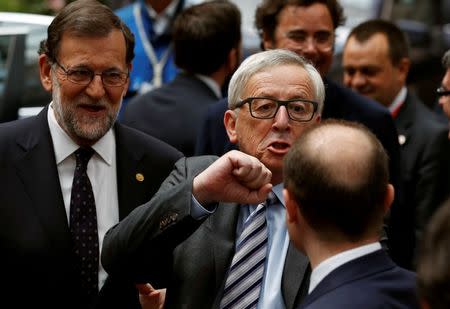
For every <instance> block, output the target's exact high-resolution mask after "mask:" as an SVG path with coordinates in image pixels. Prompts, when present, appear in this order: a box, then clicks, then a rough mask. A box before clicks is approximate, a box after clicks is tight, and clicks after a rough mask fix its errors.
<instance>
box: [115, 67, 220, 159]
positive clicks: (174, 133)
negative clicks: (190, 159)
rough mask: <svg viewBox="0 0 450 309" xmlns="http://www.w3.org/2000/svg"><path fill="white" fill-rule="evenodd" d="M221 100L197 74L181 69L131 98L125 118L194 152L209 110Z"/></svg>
mask: <svg viewBox="0 0 450 309" xmlns="http://www.w3.org/2000/svg"><path fill="white" fill-rule="evenodd" d="M217 100H218V98H217V96H216V94H214V92H213V91H212V90H211V89H210V88H209V87H208V86H207V85H206V84H205V83H204V82H203V81H201V80H200V79H198V78H197V77H196V76H194V75H191V74H187V73H179V74H178V75H177V76H176V78H175V80H173V81H172V82H170V83H169V84H167V85H164V86H162V87H160V88H157V89H154V90H152V91H150V92H147V93H144V94H142V95H139V96H136V97H134V98H133V99H131V101H130V102H129V104H128V105H127V107H126V109H125V113H124V115H123V119H122V121H121V122H122V123H123V124H126V125H128V126H130V127H132V128H135V129H138V130H140V131H142V132H145V133H147V134H149V135H151V136H154V137H156V138H158V139H160V140H162V141H164V142H166V143H168V144H170V145H172V146H173V147H175V148H177V149H178V150H180V151H181V152H183V153H184V154H185V155H186V156H192V155H194V149H195V143H196V140H197V135H198V132H199V129H200V124H201V123H202V120H203V118H204V117H205V113H206V110H207V108H208V106H210V105H211V104H214V103H215V102H217Z"/></svg>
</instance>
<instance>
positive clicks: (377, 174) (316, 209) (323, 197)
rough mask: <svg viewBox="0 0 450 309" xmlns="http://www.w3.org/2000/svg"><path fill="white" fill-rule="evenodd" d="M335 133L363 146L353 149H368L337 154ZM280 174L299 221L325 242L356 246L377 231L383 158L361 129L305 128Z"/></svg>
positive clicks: (340, 123)
mask: <svg viewBox="0 0 450 309" xmlns="http://www.w3.org/2000/svg"><path fill="white" fill-rule="evenodd" d="M343 128H344V129H346V131H342V129H343ZM339 130H340V131H339ZM335 132H344V133H345V134H349V133H351V132H355V134H356V133H357V134H356V137H355V139H356V138H358V140H366V141H367V142H363V143H358V146H355V147H359V145H361V144H363V145H365V144H366V145H368V146H367V147H363V149H359V148H358V149H353V148H355V147H353V148H352V147H350V148H348V147H347V148H343V147H344V146H343V147H339V144H337V143H339V140H336V143H334V142H331V144H330V143H329V142H327V141H329V140H330V139H333V141H334V138H338V137H336V136H335V135H334V133H335ZM323 138H324V140H325V141H323V140H322V139H323ZM347 150H348V151H347ZM283 173H284V185H285V187H286V188H287V189H288V190H289V191H290V192H291V193H292V194H293V196H294V198H295V200H296V201H297V202H298V204H299V205H301V207H300V208H301V213H302V215H303V216H304V217H305V220H306V221H307V222H308V223H309V224H310V225H311V226H312V227H313V228H314V229H315V231H317V232H318V233H319V234H320V235H322V236H323V237H326V239H328V240H333V239H342V238H343V237H344V238H345V239H347V240H350V241H358V240H361V239H362V238H363V237H365V236H366V235H367V233H370V232H374V231H376V232H379V231H381V228H382V223H383V217H384V199H385V195H386V188H387V185H388V179H389V170H388V157H387V154H386V152H385V150H384V148H383V146H382V145H381V143H380V142H379V141H378V139H377V138H376V137H375V135H374V134H373V133H372V132H370V131H369V130H368V129H367V128H366V127H364V126H363V125H362V124H357V123H354V122H349V121H345V120H325V121H322V122H321V123H320V124H318V125H313V126H311V127H309V128H307V129H306V130H305V131H304V132H303V133H302V135H301V136H300V138H299V139H298V140H297V141H296V142H295V143H294V145H293V146H292V147H291V149H290V151H289V152H288V154H287V155H286V156H285V158H284V168H283Z"/></svg>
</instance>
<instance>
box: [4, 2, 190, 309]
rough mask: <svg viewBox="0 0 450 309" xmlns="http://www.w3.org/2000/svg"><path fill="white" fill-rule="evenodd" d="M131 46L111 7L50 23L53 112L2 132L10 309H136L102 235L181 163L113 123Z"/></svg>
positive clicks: (43, 71)
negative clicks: (105, 256)
mask: <svg viewBox="0 0 450 309" xmlns="http://www.w3.org/2000/svg"><path fill="white" fill-rule="evenodd" d="M133 46H134V40H133V37H132V35H131V33H130V31H129V29H128V28H127V27H126V26H125V25H124V24H123V23H122V22H121V21H120V19H119V18H118V17H117V16H116V15H114V13H113V12H112V11H111V9H109V8H108V7H107V6H104V5H101V4H100V3H99V2H98V1H91V0H79V1H75V2H72V3H71V4H69V5H67V6H66V7H65V8H64V9H63V10H62V11H61V12H60V13H59V14H58V15H57V16H56V17H55V18H54V19H53V21H52V23H51V24H50V26H49V28H48V38H47V39H46V40H44V41H43V42H42V43H41V49H40V57H39V68H40V77H41V82H42V85H43V86H44V88H45V89H46V90H47V91H49V92H51V93H52V95H53V101H52V102H51V103H50V104H49V106H47V107H46V108H44V110H43V111H42V112H41V113H40V114H39V115H37V116H35V117H31V118H27V119H24V120H18V121H15V122H10V123H5V124H2V125H0V162H1V163H0V183H1V184H2V190H1V192H0V205H1V207H0V248H1V251H2V254H1V257H0V260H1V263H0V265H1V273H2V278H3V279H4V281H3V282H4V284H2V295H3V299H4V301H5V302H7V303H10V304H12V305H11V306H12V307H14V308H33V307H36V308H74V309H75V308H76V309H79V308H100V307H101V308H140V304H139V299H138V296H137V290H136V288H135V286H134V284H133V283H132V282H129V281H126V280H122V279H121V278H120V277H116V278H114V277H108V276H107V274H106V272H105V270H104V269H103V267H102V265H101V263H100V258H99V255H100V248H101V246H102V242H103V236H104V234H105V233H106V231H107V230H108V229H109V228H110V227H111V226H113V225H114V224H116V223H117V222H119V220H120V219H121V218H123V217H125V216H126V215H127V214H128V213H129V212H130V211H131V210H132V209H134V208H135V207H137V206H138V205H140V204H143V203H144V202H146V201H148V200H150V198H151V197H152V195H153V194H154V193H155V192H156V191H157V189H158V187H159V186H160V184H161V182H162V181H163V180H164V179H165V177H166V176H167V175H168V174H169V173H170V171H171V170H172V168H173V164H174V163H175V162H176V160H177V159H178V158H180V157H181V153H179V152H178V151H176V150H175V149H174V148H172V147H170V146H169V145H167V144H164V143H163V142H161V141H159V140H156V139H154V138H151V137H149V136H147V135H144V134H143V133H140V132H138V131H135V130H133V129H130V128H127V127H124V126H122V125H119V124H116V123H115V121H116V117H117V113H118V110H119V108H120V105H121V101H122V98H123V96H124V95H125V93H126V91H127V87H128V82H129V72H130V70H131V61H132V59H133Z"/></svg>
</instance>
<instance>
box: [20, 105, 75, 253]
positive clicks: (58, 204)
mask: <svg viewBox="0 0 450 309" xmlns="http://www.w3.org/2000/svg"><path fill="white" fill-rule="evenodd" d="M47 110H48V107H47V108H45V109H44V110H43V111H42V112H41V113H40V114H39V115H38V116H37V117H36V118H34V119H32V120H31V119H30V121H32V123H31V124H32V125H31V127H30V129H29V130H27V134H24V135H22V136H20V137H19V138H18V140H17V144H18V146H19V147H20V148H22V152H23V156H22V157H21V158H20V159H19V160H18V162H17V164H16V168H17V173H18V176H19V178H20V179H21V180H22V182H23V185H24V190H25V192H26V194H28V195H29V197H30V200H31V201H32V207H34V208H35V213H36V216H37V217H38V218H39V220H40V222H41V223H42V225H43V227H44V230H45V231H46V232H47V235H48V237H49V239H50V240H51V244H52V246H53V247H54V248H59V249H61V248H64V249H67V250H71V246H70V244H71V237H70V232H69V225H68V222H67V216H66V211H65V207H64V201H63V197H62V193H61V186H60V183H59V176H58V170H57V168H56V163H55V162H56V159H55V153H54V150H53V143H52V140H51V136H50V130H49V128H48V123H47Z"/></svg>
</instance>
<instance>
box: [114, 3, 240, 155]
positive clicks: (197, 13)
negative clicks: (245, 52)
mask: <svg viewBox="0 0 450 309" xmlns="http://www.w3.org/2000/svg"><path fill="white" fill-rule="evenodd" d="M173 27H174V29H173V44H174V45H173V46H174V52H175V64H176V65H177V66H178V67H179V68H181V69H182V71H181V72H180V73H178V75H177V76H176V77H175V80H173V81H172V82H170V83H169V84H167V85H164V86H162V87H161V88H157V89H154V90H152V91H150V92H147V93H145V94H143V95H140V96H137V97H135V98H133V99H132V100H131V101H130V102H129V104H128V106H127V108H126V110H125V113H124V116H123V121H122V122H123V123H124V124H126V125H128V126H130V127H133V128H136V129H138V130H140V131H143V132H145V133H147V134H150V135H152V136H154V137H156V138H159V139H161V140H162V141H165V142H167V143H168V144H170V145H172V146H174V147H175V148H177V149H178V150H180V151H181V152H183V153H184V154H185V155H186V156H192V155H194V148H195V143H196V139H197V135H198V131H199V127H200V124H201V121H202V119H203V118H204V117H205V112H206V109H207V108H208V106H210V105H211V104H213V103H215V102H217V100H218V99H220V98H221V97H222V87H223V86H224V84H225V83H226V82H228V81H229V79H230V77H231V75H232V74H233V72H234V71H235V70H236V68H237V66H238V65H239V63H240V62H241V54H242V53H241V15H240V12H239V9H238V8H237V7H236V5H235V4H233V3H231V2H228V1H222V0H217V1H208V2H205V3H200V4H198V5H194V6H191V7H189V8H187V9H185V10H184V11H183V12H182V13H180V15H179V16H178V17H177V19H176V21H175V24H174V26H173Z"/></svg>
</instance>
